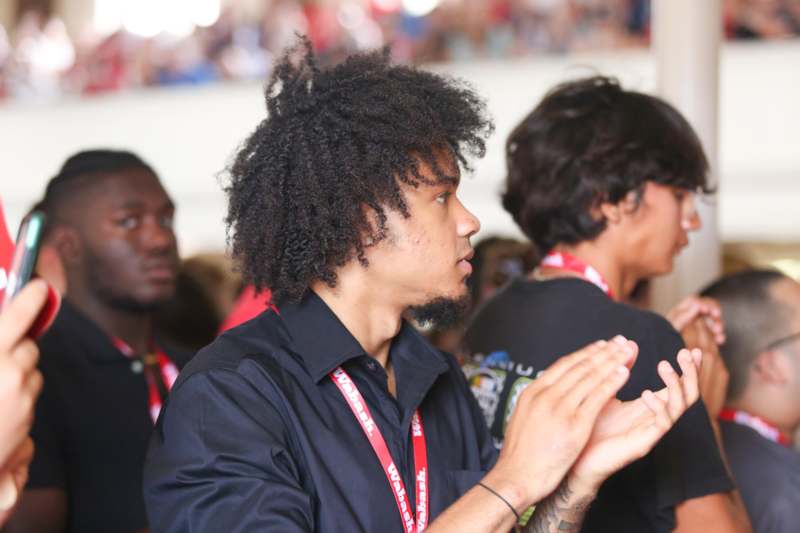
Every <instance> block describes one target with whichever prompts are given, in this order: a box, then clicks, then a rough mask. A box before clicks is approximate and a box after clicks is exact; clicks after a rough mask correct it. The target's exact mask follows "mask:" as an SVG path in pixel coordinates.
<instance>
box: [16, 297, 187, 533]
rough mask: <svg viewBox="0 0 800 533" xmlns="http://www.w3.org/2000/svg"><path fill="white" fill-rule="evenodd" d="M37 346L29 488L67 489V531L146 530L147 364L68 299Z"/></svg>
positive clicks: (174, 356)
mask: <svg viewBox="0 0 800 533" xmlns="http://www.w3.org/2000/svg"><path fill="white" fill-rule="evenodd" d="M39 348H40V350H41V356H40V360H39V368H40V370H41V372H42V374H43V376H44V388H43V390H42V394H41V396H40V397H39V400H38V402H37V404H36V419H35V421H34V425H33V429H32V431H31V436H32V437H33V440H34V443H35V445H36V451H35V455H34V458H33V462H32V463H31V467H30V477H29V479H28V485H27V488H53V487H57V488H62V489H64V490H65V491H66V493H67V499H68V516H67V524H68V527H67V531H68V532H75V533H93V532H97V533H100V532H103V533H109V532H113V533H124V532H129V531H137V530H140V529H142V528H144V527H147V517H146V514H145V510H144V501H143V498H142V481H141V480H142V469H143V467H144V459H145V455H146V453H147V445H148V443H149V440H150V435H151V434H152V432H153V421H152V419H151V418H150V410H149V405H148V388H147V383H146V380H145V377H144V374H143V373H142V371H141V365H140V364H138V362H137V363H134V362H133V361H131V360H130V359H129V358H127V357H126V356H125V355H123V354H122V353H121V352H120V351H119V350H117V349H116V348H115V347H114V345H113V344H112V343H111V340H110V338H109V337H108V336H107V335H106V334H105V333H103V331H101V330H100V329H99V328H98V327H97V326H96V325H95V324H94V323H93V322H92V321H91V320H90V319H89V318H88V317H86V316H85V315H83V314H82V313H81V312H79V311H78V310H77V309H75V307H73V306H71V305H70V304H69V302H67V301H64V302H63V304H62V308H61V311H60V312H59V314H58V317H57V318H56V321H55V322H54V324H53V326H52V327H51V328H50V330H49V331H48V332H47V334H46V335H44V336H43V337H42V338H41V340H40V341H39ZM168 354H169V356H170V357H171V358H172V359H173V362H175V363H176V364H177V365H178V366H180V364H181V363H182V362H184V361H185V356H183V357H182V356H181V355H179V354H175V353H174V352H172V351H170V352H169V353H168Z"/></svg>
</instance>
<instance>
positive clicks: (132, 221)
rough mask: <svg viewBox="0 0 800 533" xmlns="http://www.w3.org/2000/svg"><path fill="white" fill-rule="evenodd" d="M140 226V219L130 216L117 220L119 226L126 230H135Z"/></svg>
mask: <svg viewBox="0 0 800 533" xmlns="http://www.w3.org/2000/svg"><path fill="white" fill-rule="evenodd" d="M138 225H139V217H135V216H129V217H125V218H121V219H119V220H117V226H119V227H121V228H124V229H134V228H136V227H137V226H138Z"/></svg>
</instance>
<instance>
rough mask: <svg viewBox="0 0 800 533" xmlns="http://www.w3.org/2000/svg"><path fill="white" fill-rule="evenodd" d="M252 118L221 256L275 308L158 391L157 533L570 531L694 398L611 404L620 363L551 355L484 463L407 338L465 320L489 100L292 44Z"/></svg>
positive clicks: (421, 74) (446, 363)
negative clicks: (472, 205) (332, 59)
mask: <svg viewBox="0 0 800 533" xmlns="http://www.w3.org/2000/svg"><path fill="white" fill-rule="evenodd" d="M266 103H267V110H268V116H267V118H266V119H265V120H263V121H262V122H261V123H260V124H259V125H258V127H257V128H256V130H255V131H254V132H253V133H252V134H251V136H250V137H249V138H248V140H247V141H246V142H245V144H244V145H243V146H242V147H241V149H240V151H239V153H238V155H237V156H236V158H235V161H234V162H233V164H232V166H231V169H230V181H229V183H228V185H227V189H226V192H227V194H228V197H229V211H228V224H229V232H230V233H229V235H230V242H231V247H232V252H233V256H234V258H235V259H236V260H237V261H238V262H239V264H240V266H241V270H242V272H243V274H244V276H245V278H246V279H247V281H249V282H250V283H252V284H253V285H254V286H255V287H256V289H260V290H263V289H267V288H268V289H269V290H270V291H271V292H272V295H273V302H274V304H275V307H273V308H271V309H269V310H267V311H265V312H264V313H262V314H261V315H259V316H258V317H256V318H255V319H253V320H251V321H249V322H246V323H245V324H243V325H241V326H239V327H236V328H234V329H232V330H229V331H228V332H226V333H225V334H223V335H222V336H220V337H219V338H218V339H217V340H216V341H214V342H213V343H212V344H211V345H209V346H208V347H206V348H204V349H203V350H201V351H200V352H199V353H198V354H197V356H196V357H195V358H194V360H193V362H192V363H191V364H190V365H189V366H188V367H187V369H186V370H185V371H184V372H183V373H182V374H181V376H180V378H179V380H178V382H177V383H176V385H175V387H174V388H173V391H172V393H171V395H170V398H169V401H168V402H167V404H166V405H165V406H164V411H162V413H163V414H162V417H161V419H160V421H159V424H158V428H157V432H156V435H155V437H154V440H153V443H152V445H151V449H150V454H149V460H148V465H147V468H146V471H145V486H146V488H145V499H146V501H147V507H148V516H149V518H150V522H151V527H152V528H153V530H154V531H159V532H179V531H180V532H189V531H191V532H199V531H204V532H214V533H218V532H236V531H281V532H284V531H348V532H351V531H382V532H386V533H395V532H398V533H399V532H401V531H403V532H406V533H408V532H416V531H422V530H423V529H428V530H429V531H431V532H436V531H465V530H470V531H487V532H488V531H503V530H506V531H507V530H509V529H511V528H512V527H514V526H515V523H518V522H520V515H521V514H523V513H524V512H525V510H526V509H529V508H530V507H531V506H532V505H533V504H535V503H537V502H541V503H540V504H539V505H538V506H537V508H536V509H537V510H536V511H535V513H534V515H533V519H531V520H530V521H529V522H528V524H527V526H526V527H528V528H531V530H533V531H556V530H557V531H561V532H564V531H576V528H578V527H579V526H580V522H581V518H582V516H583V514H584V513H585V511H586V507H587V505H588V503H589V502H590V501H591V500H592V498H593V496H594V493H595V492H596V490H597V487H598V486H599V484H600V483H601V482H602V481H603V480H604V479H606V477H608V476H609V475H610V474H611V473H612V472H614V471H615V470H617V469H619V468H621V467H622V466H624V465H625V464H627V463H628V462H630V461H632V460H634V459H636V458H638V457H640V456H642V455H643V454H645V453H646V452H647V451H648V450H649V449H650V448H651V447H652V446H653V445H654V444H655V442H656V441H657V440H658V439H659V438H660V437H661V436H662V435H663V434H664V432H666V431H667V430H668V429H669V428H670V427H671V425H672V424H673V423H674V420H675V419H676V418H677V416H678V415H680V413H682V412H683V410H685V408H686V404H687V403H691V402H692V401H694V399H696V398H697V383H696V379H697V374H696V369H695V363H694V362H693V361H692V358H691V356H690V355H689V354H688V353H686V354H684V357H683V359H682V361H683V363H682V366H683V367H684V377H683V378H680V379H679V378H678V375H677V374H676V373H674V372H672V373H671V374H669V375H665V377H664V380H665V382H666V383H667V384H668V387H667V388H665V389H663V390H661V391H660V392H659V393H656V394H650V395H645V396H643V397H642V398H639V399H637V400H635V401H632V402H628V403H625V404H623V403H618V402H616V401H615V400H613V397H614V394H615V393H616V391H618V390H619V388H620V387H621V386H622V385H623V383H624V382H625V380H626V379H627V376H628V374H629V370H628V369H629V367H630V365H632V364H633V361H634V360H635V358H636V350H637V348H636V346H635V344H632V343H630V342H628V341H627V340H625V339H623V338H616V339H614V340H613V341H610V342H607V341H600V342H597V343H595V344H592V345H591V346H589V347H587V348H584V349H582V350H580V351H578V352H575V353H574V354H571V355H569V356H567V357H564V358H562V359H561V360H560V361H559V362H558V363H556V364H555V365H553V366H552V367H551V368H550V369H548V370H547V371H545V372H544V374H543V376H542V377H541V378H540V379H538V380H536V383H535V384H534V385H533V386H531V387H530V388H529V389H527V390H526V391H525V392H524V393H523V394H522V395H521V397H520V400H519V403H518V407H517V409H516V414H515V418H514V420H512V422H511V425H510V427H509V430H508V433H507V434H506V439H505V445H504V448H503V451H502V453H500V454H499V455H498V453H497V451H496V449H495V447H494V443H493V442H492V439H491V437H490V435H489V433H488V431H487V429H486V426H485V423H484V421H483V418H482V416H481V413H480V410H479V408H478V406H477V404H476V402H475V400H474V398H473V397H472V396H471V394H470V392H469V389H468V387H467V384H466V381H465V379H464V376H463V374H462V373H461V370H460V369H459V367H458V365H457V363H456V362H455V360H454V358H453V357H452V356H449V355H447V354H443V353H441V352H439V351H437V350H435V349H434V348H433V347H432V346H430V344H428V342H427V341H426V340H425V339H424V338H423V337H422V336H421V335H420V334H419V333H418V332H417V331H416V330H415V329H414V328H413V327H412V326H411V325H410V324H409V323H408V322H407V321H406V320H405V319H404V317H405V316H408V315H411V316H413V317H415V318H416V319H417V320H418V321H423V322H424V321H434V322H439V323H441V322H446V321H447V320H449V319H452V318H454V317H455V316H456V315H457V314H458V312H459V311H460V310H462V309H463V308H464V307H465V306H464V300H465V297H466V295H467V292H468V291H467V286H466V279H467V278H468V276H469V274H470V273H471V270H472V267H471V266H470V263H469V260H470V258H471V257H472V248H471V246H470V237H471V236H472V235H474V234H475V233H476V232H477V231H478V229H479V223H478V220H477V219H476V218H475V217H474V216H473V215H472V214H471V213H470V212H469V211H467V210H466V208H465V207H464V206H463V205H462V204H461V202H460V201H459V199H458V197H457V196H456V192H457V188H458V184H459V179H460V175H461V170H462V169H468V168H469V167H468V161H467V159H468V157H469V156H481V155H483V152H484V150H485V145H484V140H485V138H486V136H487V135H489V133H490V132H491V130H492V125H491V121H490V120H489V119H488V118H487V115H486V110H485V106H484V104H483V102H482V100H481V99H480V98H479V97H477V96H476V95H475V93H474V92H473V91H472V90H471V89H470V88H469V87H468V86H466V85H465V84H463V83H461V82H458V81H454V80H450V79H447V78H444V77H442V76H439V75H435V74H432V73H429V72H425V71H422V70H418V69H415V68H411V67H405V66H396V65H393V64H391V62H390V61H389V54H388V51H386V50H384V51H383V52H371V53H362V54H357V55H354V56H351V57H350V58H348V59H347V60H346V61H344V62H343V63H341V64H339V65H336V66H334V67H331V68H326V69H322V68H320V67H319V66H318V65H317V63H316V60H315V56H314V54H313V53H312V50H311V46H310V45H309V44H308V42H307V41H303V42H302V43H301V44H300V45H299V46H297V47H295V48H294V49H291V50H289V51H288V52H287V53H286V54H285V56H284V57H283V59H282V60H281V61H280V62H279V63H278V64H277V66H276V68H275V70H274V73H273V76H272V79H271V81H270V83H269V85H268V86H267V90H266ZM566 376H572V377H569V378H567V377H566ZM609 402H611V403H609ZM578 406H581V409H577V407H578ZM601 411H602V412H603V415H602V416H600V412H601ZM598 417H599V418H598ZM516 420H523V421H524V422H515V421H516ZM525 422H527V423H525ZM587 443H588V444H587ZM522 521H523V522H524V521H525V517H522Z"/></svg>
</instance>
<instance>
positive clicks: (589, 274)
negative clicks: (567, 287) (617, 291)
mask: <svg viewBox="0 0 800 533" xmlns="http://www.w3.org/2000/svg"><path fill="white" fill-rule="evenodd" d="M541 264H542V266H547V267H551V268H560V269H562V270H568V271H569V272H575V273H576V274H580V276H581V277H582V278H583V279H585V280H586V281H589V282H591V283H594V284H595V285H597V286H598V287H599V288H600V289H601V290H602V291H603V292H604V293H606V294H607V295H608V297H609V298H612V299H613V298H614V295H613V294H612V293H611V287H609V286H608V283H606V280H605V278H603V275H602V274H601V273H600V272H599V271H598V270H597V269H596V268H594V267H593V266H591V265H588V264H586V263H584V262H583V261H581V260H580V259H578V258H577V257H575V256H574V255H572V254H568V253H567V252H550V253H549V254H547V255H546V256H545V257H544V259H542V263H541Z"/></svg>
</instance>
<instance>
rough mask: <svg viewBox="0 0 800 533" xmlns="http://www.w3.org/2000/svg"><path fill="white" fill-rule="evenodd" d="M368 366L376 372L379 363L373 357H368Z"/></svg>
mask: <svg viewBox="0 0 800 533" xmlns="http://www.w3.org/2000/svg"><path fill="white" fill-rule="evenodd" d="M367 368H369V369H370V370H372V371H373V372H375V370H377V369H378V363H376V362H375V361H374V360H373V359H367Z"/></svg>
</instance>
